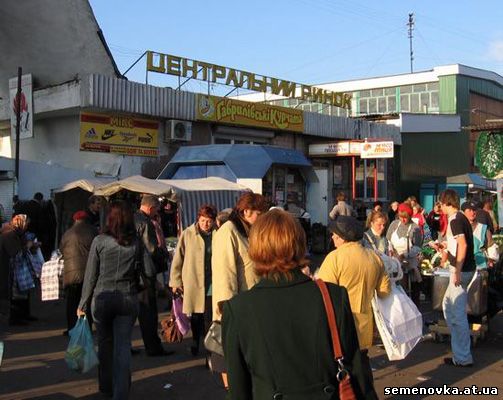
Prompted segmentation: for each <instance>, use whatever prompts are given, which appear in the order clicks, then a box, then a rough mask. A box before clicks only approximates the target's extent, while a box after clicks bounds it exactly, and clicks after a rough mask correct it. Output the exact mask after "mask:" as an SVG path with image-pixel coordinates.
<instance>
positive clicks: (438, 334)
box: [420, 235, 503, 344]
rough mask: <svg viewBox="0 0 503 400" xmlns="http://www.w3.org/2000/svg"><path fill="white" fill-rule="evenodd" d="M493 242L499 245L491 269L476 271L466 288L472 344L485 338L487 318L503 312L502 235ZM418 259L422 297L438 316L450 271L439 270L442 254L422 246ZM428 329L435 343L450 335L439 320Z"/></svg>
mask: <svg viewBox="0 0 503 400" xmlns="http://www.w3.org/2000/svg"><path fill="white" fill-rule="evenodd" d="M493 240H494V242H495V243H497V244H498V246H499V250H498V252H499V259H498V261H497V262H495V263H494V265H493V266H492V267H491V268H484V269H477V271H476V272H475V274H474V277H473V279H472V281H471V282H470V284H469V285H468V289H467V292H468V304H467V314H468V320H469V322H470V334H471V337H472V341H473V344H476V343H477V341H478V340H483V339H485V336H486V333H487V331H488V329H489V327H488V326H489V325H488V323H489V319H490V318H491V317H492V316H494V314H496V313H497V312H499V310H501V309H503V260H502V254H503V236H502V235H494V236H493ZM421 257H422V261H421V264H420V267H421V275H422V277H423V288H424V292H425V296H426V297H427V298H428V299H429V300H431V305H432V310H433V311H434V312H436V313H438V314H441V313H442V302H443V298H444V294H445V292H446V290H447V286H448V285H449V279H450V272H449V269H448V268H442V267H441V254H440V253H437V252H436V251H435V250H433V249H432V248H431V247H429V246H425V247H423V249H422V253H421ZM429 329H430V333H431V334H432V336H433V339H434V340H436V341H442V340H443V338H444V337H445V336H447V335H449V334H450V331H449V328H448V326H447V324H446V322H445V320H443V319H442V318H440V319H439V320H438V321H435V323H432V324H431V325H430V326H429Z"/></svg>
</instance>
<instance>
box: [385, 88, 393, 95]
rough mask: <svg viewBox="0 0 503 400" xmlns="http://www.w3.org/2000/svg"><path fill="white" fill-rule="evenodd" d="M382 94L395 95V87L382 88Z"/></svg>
mask: <svg viewBox="0 0 503 400" xmlns="http://www.w3.org/2000/svg"><path fill="white" fill-rule="evenodd" d="M384 94H385V95H386V96H389V95H393V96H395V95H396V88H394V87H392V88H386V89H384Z"/></svg>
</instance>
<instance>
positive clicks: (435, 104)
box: [430, 92, 438, 111]
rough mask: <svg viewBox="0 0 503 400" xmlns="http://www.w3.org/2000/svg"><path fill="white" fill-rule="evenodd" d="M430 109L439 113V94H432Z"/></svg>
mask: <svg viewBox="0 0 503 400" xmlns="http://www.w3.org/2000/svg"><path fill="white" fill-rule="evenodd" d="M430 108H431V109H436V110H437V111H438V92H431V101H430Z"/></svg>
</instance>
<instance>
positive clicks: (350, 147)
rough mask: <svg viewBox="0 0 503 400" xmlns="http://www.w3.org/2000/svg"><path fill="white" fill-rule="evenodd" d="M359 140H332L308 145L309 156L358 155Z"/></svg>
mask: <svg viewBox="0 0 503 400" xmlns="http://www.w3.org/2000/svg"><path fill="white" fill-rule="evenodd" d="M360 144H361V143H359V142H334V143H323V144H311V145H309V155H310V156H325V157H326V156H337V157H347V156H359V155H360Z"/></svg>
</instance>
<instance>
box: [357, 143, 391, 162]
mask: <svg viewBox="0 0 503 400" xmlns="http://www.w3.org/2000/svg"><path fill="white" fill-rule="evenodd" d="M361 158H393V142H392V141H389V142H364V143H362V144H361Z"/></svg>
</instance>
